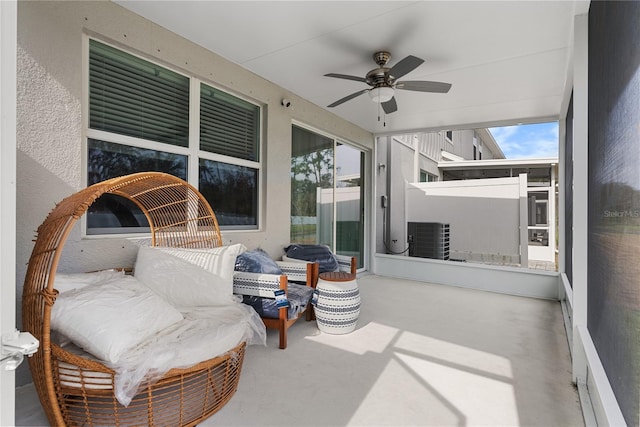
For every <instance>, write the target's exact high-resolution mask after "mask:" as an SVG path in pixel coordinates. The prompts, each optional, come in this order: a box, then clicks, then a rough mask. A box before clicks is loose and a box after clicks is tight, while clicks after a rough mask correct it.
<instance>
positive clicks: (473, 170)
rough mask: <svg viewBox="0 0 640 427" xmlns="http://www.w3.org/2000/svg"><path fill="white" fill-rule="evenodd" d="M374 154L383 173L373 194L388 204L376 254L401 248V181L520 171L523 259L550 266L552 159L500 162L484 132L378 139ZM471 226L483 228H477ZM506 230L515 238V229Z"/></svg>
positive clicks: (479, 256) (507, 174) (483, 176)
mask: <svg viewBox="0 0 640 427" xmlns="http://www.w3.org/2000/svg"><path fill="white" fill-rule="evenodd" d="M378 153H379V158H378V165H379V167H378V169H379V172H380V169H381V166H380V165H383V164H384V165H385V166H384V167H385V168H386V170H387V172H388V174H387V175H386V176H387V179H386V181H384V182H381V180H380V178H379V181H378V195H379V196H380V197H381V196H383V195H384V196H386V197H387V198H388V201H389V207H388V208H387V210H386V211H385V212H383V213H384V214H385V216H384V218H385V220H384V221H383V224H382V225H381V227H382V230H381V231H383V233H382V234H383V235H384V236H385V237H384V239H383V241H382V242H378V246H377V250H378V251H379V252H388V253H401V252H403V251H404V250H405V249H406V239H405V238H404V236H405V234H406V232H405V227H406V224H405V223H406V218H407V217H408V213H407V212H406V209H407V203H406V201H405V200H404V191H405V189H404V183H405V182H407V183H416V182H436V181H452V180H469V179H474V180H475V179H487V178H507V177H518V176H519V175H520V174H522V173H525V174H527V206H528V212H527V220H528V221H527V225H528V227H527V228H528V230H527V231H528V233H527V234H528V239H527V241H528V259H529V260H534V261H544V262H548V263H555V252H556V247H557V245H556V238H555V235H556V231H555V220H554V218H556V191H555V190H556V181H557V176H558V173H557V163H558V159H536V160H529V159H528V160H510V159H506V158H505V156H504V153H503V152H502V150H501V149H500V147H499V146H498V144H497V143H496V141H495V139H494V138H493V136H492V135H491V133H490V132H489V131H488V130H487V129H471V130H456V131H439V132H428V133H420V134H409V135H400V136H391V137H383V138H379V139H378ZM380 153H386V159H381V158H380V156H381V154H380ZM379 176H382V174H380V173H379ZM392 176H393V180H391V177H392ZM382 189H384V191H382ZM380 209H383V208H382V207H380ZM413 214H414V213H412V216H414V215H413ZM425 217H426V216H425ZM477 226H478V227H483V224H480V223H479V224H477ZM512 231H513V232H514V233H516V234H518V230H512ZM470 238H471V237H470ZM463 258H464V259H465V260H468V261H488V262H491V260H494V259H500V258H499V257H497V256H488V255H487V254H475V255H473V254H469V255H468V256H465V257H463ZM476 258H477V259H476ZM507 263H509V262H507ZM552 265H553V264H552ZM524 266H526V265H524Z"/></svg>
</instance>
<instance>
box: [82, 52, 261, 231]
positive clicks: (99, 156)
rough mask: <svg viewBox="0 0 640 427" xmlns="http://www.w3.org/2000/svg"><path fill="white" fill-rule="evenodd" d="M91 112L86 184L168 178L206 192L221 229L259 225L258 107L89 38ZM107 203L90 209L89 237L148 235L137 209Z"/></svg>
mask: <svg viewBox="0 0 640 427" xmlns="http://www.w3.org/2000/svg"><path fill="white" fill-rule="evenodd" d="M194 94H197V95H194ZM88 110H89V117H88V129H87V136H88V138H87V184H88V185H91V184H94V183H96V182H100V181H103V180H105V179H109V178H113V177H116V176H120V175H126V174H129V173H134V172H141V171H161V172H167V173H170V174H173V175H175V176H178V177H179V178H182V179H185V180H187V181H188V182H190V183H191V184H192V185H194V186H195V187H197V188H198V189H199V190H200V192H202V194H203V195H204V196H205V197H206V198H207V200H208V201H209V203H210V204H211V206H212V207H213V209H214V211H215V212H216V216H217V219H218V222H219V224H220V226H221V227H222V228H227V229H229V228H242V229H251V228H257V227H258V206H259V200H258V199H259V190H258V188H259V187H258V183H259V178H260V168H261V164H260V134H261V132H260V127H261V109H260V107H259V106H257V105H255V104H253V103H250V102H248V101H246V100H243V99H240V98H238V97H236V96H233V95H230V94H228V93H226V92H223V91H221V90H219V89H217V88H214V87H212V86H210V85H208V84H206V83H204V82H202V81H200V80H198V79H196V78H195V77H192V76H186V75H184V74H181V73H177V72H175V71H172V70H170V69H168V68H166V67H162V66H159V65H156V64H154V63H152V62H149V61H147V60H145V59H142V58H139V57H137V56H134V55H131V54H129V53H126V52H123V51H121V50H119V49H116V48H114V47H112V46H108V45H106V44H103V43H100V42H98V41H96V40H89V109H88ZM194 111H195V112H196V113H193V112H194ZM190 112H191V114H190ZM194 121H196V122H197V124H195V125H194V123H193V122H194ZM194 128H197V132H196V131H192V132H190V131H189V130H190V129H194ZM190 162H195V165H197V167H196V168H190V167H189V165H190V164H191V163H190ZM102 199H103V198H101V199H100V200H98V201H97V202H96V203H95V204H94V205H92V206H91V208H90V210H89V213H88V215H87V234H108V233H131V232H140V231H145V230H148V228H146V227H147V224H146V219H145V217H144V215H143V214H142V213H141V212H140V211H139V209H138V208H137V207H135V206H132V205H131V204H130V203H127V202H126V201H124V200H123V199H121V198H119V197H117V196H105V197H104V200H102Z"/></svg>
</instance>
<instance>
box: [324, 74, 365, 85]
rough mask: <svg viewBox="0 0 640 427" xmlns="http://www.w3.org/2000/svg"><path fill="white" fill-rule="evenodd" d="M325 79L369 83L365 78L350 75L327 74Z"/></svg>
mask: <svg viewBox="0 0 640 427" xmlns="http://www.w3.org/2000/svg"><path fill="white" fill-rule="evenodd" d="M325 77H335V78H336V79H346V80H355V81H356V82H362V83H366V82H367V81H366V80H365V78H364V77H358V76H350V75H348V74H337V73H329V74H325Z"/></svg>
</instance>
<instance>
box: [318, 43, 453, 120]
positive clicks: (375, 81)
mask: <svg viewBox="0 0 640 427" xmlns="http://www.w3.org/2000/svg"><path fill="white" fill-rule="evenodd" d="M390 58H391V54H390V53H389V52H385V51H380V52H376V53H374V54H373V60H374V61H375V62H376V64H378V68H374V69H373V70H371V71H369V72H368V73H367V75H366V76H365V77H358V76H350V75H347V74H337V73H329V74H325V76H327V77H335V78H338V79H346V80H355V81H357V82H363V83H366V84H368V85H369V86H371V88H370V89H362V90H359V91H357V92H354V93H352V94H351V95H347V96H345V97H344V98H340V99H339V100H337V101H336V102H334V103H332V104H329V105H327V107H329V108H331V107H336V106H338V105H340V104H342V103H344V102H347V101H349V100H351V99H353V98H356V97H358V96H360V95H362V94H364V93H366V92H369V97H371V99H372V100H373V101H374V102H379V103H380V104H381V105H382V109H383V110H384V112H385V113H386V114H391V113H393V112H395V111H398V105H397V104H396V99H395V97H394V94H395V90H396V89H401V90H412V91H417V92H433V93H447V92H449V89H451V83H442V82H430V81H422V80H409V81H398V79H399V78H401V77H403V76H404V75H406V74H409V73H410V72H411V71H413V70H415V69H416V68H418V67H419V66H420V64H422V63H423V62H424V59H420V58H417V57H415V56H413V55H409V56H407V57H406V58H404V59H403V60H401V61H400V62H398V63H397V64H396V65H394V66H393V67H391V68H388V67H387V66H386V65H387V62H389V59H390Z"/></svg>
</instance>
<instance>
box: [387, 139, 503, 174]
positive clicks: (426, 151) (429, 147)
mask: <svg viewBox="0 0 640 427" xmlns="http://www.w3.org/2000/svg"><path fill="white" fill-rule="evenodd" d="M392 138H393V139H394V140H396V141H398V142H400V143H402V144H404V145H406V146H407V147H410V148H412V149H413V150H414V156H415V162H417V170H415V171H414V173H415V178H414V180H413V181H411V182H432V181H441V180H442V179H441V178H440V176H441V175H440V171H439V168H438V163H439V162H441V161H445V160H489V159H504V158H505V156H504V153H503V152H502V150H501V149H500V147H499V146H498V144H497V143H496V140H495V139H493V136H492V135H491V133H490V132H489V131H488V130H487V129H465V130H442V131H439V132H423V133H417V134H407V135H397V136H396V135H394V136H393V137H392Z"/></svg>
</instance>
